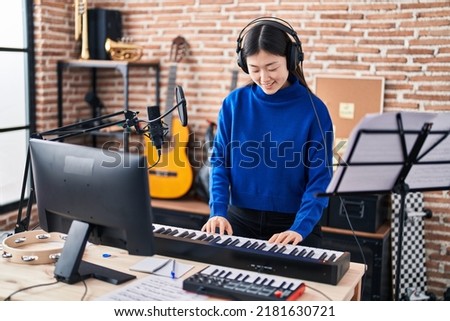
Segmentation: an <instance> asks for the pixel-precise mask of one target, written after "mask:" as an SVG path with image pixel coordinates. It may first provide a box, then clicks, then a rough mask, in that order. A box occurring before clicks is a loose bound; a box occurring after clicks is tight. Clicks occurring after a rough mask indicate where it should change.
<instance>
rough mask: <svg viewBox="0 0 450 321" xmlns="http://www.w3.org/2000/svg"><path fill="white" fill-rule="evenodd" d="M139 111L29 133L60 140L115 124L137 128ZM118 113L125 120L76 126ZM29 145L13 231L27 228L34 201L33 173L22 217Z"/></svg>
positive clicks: (28, 162)
mask: <svg viewBox="0 0 450 321" xmlns="http://www.w3.org/2000/svg"><path fill="white" fill-rule="evenodd" d="M138 113H139V112H132V111H129V110H124V111H120V112H116V113H112V114H108V115H103V116H99V117H95V118H91V119H88V120H85V121H81V122H78V123H75V124H71V125H66V126H62V127H58V128H55V129H51V130H48V131H44V132H41V133H35V134H32V135H31V138H37V139H44V136H47V135H58V136H57V137H55V138H52V139H49V140H50V141H62V140H63V139H65V138H69V137H74V136H78V135H82V134H86V133H89V132H92V131H95V130H100V129H103V128H107V127H111V126H115V125H122V127H123V128H124V129H125V130H129V128H130V127H135V128H136V129H137V128H138V122H139V120H138V119H137V114H138ZM119 115H124V116H125V120H119V121H115V122H110V123H104V124H100V125H97V126H93V127H89V128H81V129H80V128H77V127H80V126H83V125H87V124H92V123H96V122H98V121H101V120H104V119H109V118H112V117H116V116H119ZM30 156H31V155H30V147H29V146H28V149H27V158H26V161H25V171H24V175H23V181H22V190H21V194H20V201H19V210H18V215H17V222H16V226H15V229H14V233H19V232H24V231H27V230H28V227H29V224H30V218H31V207H32V205H33V202H34V183H33V175H30V195H29V197H28V203H27V211H26V216H25V217H24V218H23V219H22V210H23V203H24V201H25V190H26V186H27V180H28V172H30V173H31V172H32V168H31V164H30Z"/></svg>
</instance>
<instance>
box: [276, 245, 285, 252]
mask: <svg viewBox="0 0 450 321" xmlns="http://www.w3.org/2000/svg"><path fill="white" fill-rule="evenodd" d="M284 251H286V246H284V245H283V246H282V247H280V249H279V250H278V251H277V253H283V252H284Z"/></svg>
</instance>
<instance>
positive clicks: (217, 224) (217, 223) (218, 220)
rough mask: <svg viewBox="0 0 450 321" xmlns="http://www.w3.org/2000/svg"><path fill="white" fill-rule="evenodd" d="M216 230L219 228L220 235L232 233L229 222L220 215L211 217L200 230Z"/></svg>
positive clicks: (212, 231)
mask: <svg viewBox="0 0 450 321" xmlns="http://www.w3.org/2000/svg"><path fill="white" fill-rule="evenodd" d="M217 230H219V234H220V235H223V234H225V233H226V234H228V235H233V228H232V227H231V224H230V222H228V220H227V219H226V218H225V217H222V216H213V217H211V218H210V219H209V220H208V222H206V223H205V225H203V227H202V232H206V233H216V231H217Z"/></svg>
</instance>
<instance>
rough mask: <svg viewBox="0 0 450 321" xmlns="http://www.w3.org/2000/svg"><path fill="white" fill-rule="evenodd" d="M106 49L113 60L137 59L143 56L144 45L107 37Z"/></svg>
mask: <svg viewBox="0 0 450 321" xmlns="http://www.w3.org/2000/svg"><path fill="white" fill-rule="evenodd" d="M105 50H106V52H107V53H108V54H109V56H110V57H111V59H112V60H123V61H136V60H139V59H141V57H142V46H139V45H136V44H131V43H126V42H118V41H114V40H112V39H110V38H106V41H105Z"/></svg>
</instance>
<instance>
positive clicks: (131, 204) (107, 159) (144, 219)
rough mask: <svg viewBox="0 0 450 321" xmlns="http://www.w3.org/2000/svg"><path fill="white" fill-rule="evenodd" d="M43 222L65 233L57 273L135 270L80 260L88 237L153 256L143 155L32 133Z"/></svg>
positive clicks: (109, 274) (69, 279) (115, 277)
mask: <svg viewBox="0 0 450 321" xmlns="http://www.w3.org/2000/svg"><path fill="white" fill-rule="evenodd" d="M30 155H31V170H32V173H33V180H34V186H35V195H36V204H37V209H38V215H39V225H40V227H41V228H42V229H43V230H45V231H47V232H60V233H66V234H67V239H66V241H65V244H64V248H63V251H62V253H61V256H60V257H59V259H58V261H57V262H56V266H55V272H54V273H55V277H56V279H58V280H60V281H63V282H65V283H69V284H73V283H76V282H78V281H81V280H84V279H86V278H89V277H94V278H98V279H100V280H103V281H107V282H110V283H113V284H120V283H123V282H125V281H128V280H130V279H133V278H135V276H133V275H130V274H127V273H122V272H119V271H115V270H111V269H108V268H105V267H102V266H99V265H94V264H92V263H89V262H85V261H82V256H83V253H84V250H85V247H86V243H87V242H88V241H89V242H91V243H94V244H101V245H106V246H112V247H117V248H122V249H126V250H127V251H128V253H129V254H132V255H142V256H152V255H153V254H154V247H153V226H152V211H151V200H150V194H149V187H148V172H147V167H146V165H147V161H146V159H145V156H141V155H138V154H130V153H122V152H118V151H112V150H105V149H100V148H94V147H88V146H81V145H74V144H68V143H62V142H54V141H47V140H41V139H30Z"/></svg>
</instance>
